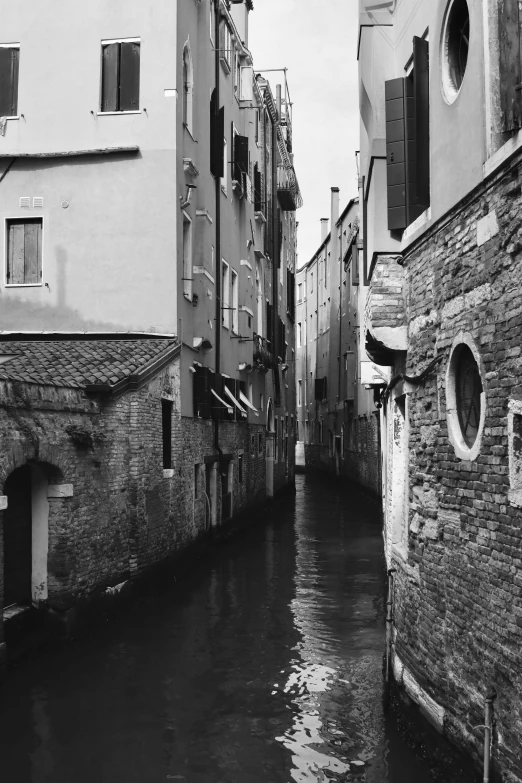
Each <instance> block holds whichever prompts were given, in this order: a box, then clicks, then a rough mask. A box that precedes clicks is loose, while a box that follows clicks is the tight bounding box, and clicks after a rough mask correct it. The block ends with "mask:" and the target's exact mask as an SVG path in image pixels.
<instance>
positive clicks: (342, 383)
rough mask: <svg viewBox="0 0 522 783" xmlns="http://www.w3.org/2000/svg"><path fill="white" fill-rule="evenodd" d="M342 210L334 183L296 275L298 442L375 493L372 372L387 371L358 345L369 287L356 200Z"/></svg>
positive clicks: (325, 465)
mask: <svg viewBox="0 0 522 783" xmlns="http://www.w3.org/2000/svg"><path fill="white" fill-rule="evenodd" d="M339 211H340V210H339V190H338V188H332V191H331V215H330V219H328V218H324V219H322V220H321V245H320V246H319V248H318V250H317V252H316V253H315V255H314V256H313V257H312V258H311V259H310V261H308V263H306V264H305V265H304V266H303V267H301V269H299V271H298V273H297V305H296V340H297V347H296V351H297V368H296V381H297V410H298V422H299V428H298V429H299V445H300V448H301V451H302V453H303V455H304V465H305V467H306V468H311V469H317V468H318V469H322V470H326V471H330V472H332V473H333V474H334V475H337V476H341V475H342V476H347V477H349V478H350V479H352V480H353V481H356V482H357V483H359V484H360V485H361V486H363V487H365V489H367V490H368V491H369V492H371V493H373V494H374V495H378V494H379V492H380V486H381V473H380V464H381V460H380V434H379V425H380V422H379V413H378V411H377V409H376V407H375V402H374V393H373V391H372V390H371V389H370V390H368V389H367V388H366V386H367V385H368V384H367V377H370V376H371V378H373V375H374V374H375V373H377V377H380V379H381V380H382V377H383V374H382V372H381V371H380V370H379V369H378V368H375V367H374V366H373V364H372V363H371V362H369V361H366V359H367V357H366V353H365V351H364V347H363V350H362V352H361V345H360V327H361V323H362V317H361V303H362V302H364V291H365V285H364V280H363V279H362V278H361V276H360V266H361V259H360V256H361V250H360V248H361V245H362V240H361V237H360V232H359V200H358V199H353V200H351V201H350V202H349V203H348V204H347V206H346V208H345V209H344V210H343V212H342V213H341V214H339ZM329 222H330V225H331V226H332V230H331V231H328V223H329ZM363 312H364V311H363ZM363 359H364V361H363ZM384 377H385V376H384Z"/></svg>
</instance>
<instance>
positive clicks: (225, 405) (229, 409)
mask: <svg viewBox="0 0 522 783" xmlns="http://www.w3.org/2000/svg"><path fill="white" fill-rule="evenodd" d="M210 391H211V392H212V394H213V395H214V397H215V398H216V400H219V402H220V403H221V405H222V406H223V407H224V408H226V409H227V410H228V412H229V413H234V408H231V407H230V405H229V404H228V402H225V400H222V399H221V397H220V396H219V394H216V392H215V391H214V389H211V390H210Z"/></svg>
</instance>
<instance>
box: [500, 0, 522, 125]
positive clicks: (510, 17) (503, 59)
mask: <svg viewBox="0 0 522 783" xmlns="http://www.w3.org/2000/svg"><path fill="white" fill-rule="evenodd" d="M520 21H521V19H520V11H519V3H518V0H499V3H498V22H499V55H500V109H501V113H502V116H501V124H502V131H503V132H504V133H507V132H508V131H513V130H517V129H518V128H520V127H521V126H522V119H521V118H522V110H521V99H522V93H521V91H520V89H519V88H520V84H521V82H522V67H521V53H520V48H521V34H520Z"/></svg>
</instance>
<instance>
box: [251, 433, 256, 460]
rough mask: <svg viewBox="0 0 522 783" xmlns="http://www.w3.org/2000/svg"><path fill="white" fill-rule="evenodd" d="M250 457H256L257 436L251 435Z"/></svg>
mask: <svg viewBox="0 0 522 783" xmlns="http://www.w3.org/2000/svg"><path fill="white" fill-rule="evenodd" d="M250 456H251V457H255V456H256V436H255V435H251V436H250Z"/></svg>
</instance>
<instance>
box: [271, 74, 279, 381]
mask: <svg viewBox="0 0 522 783" xmlns="http://www.w3.org/2000/svg"><path fill="white" fill-rule="evenodd" d="M276 107H277V119H276V124H275V125H274V127H273V132H272V226H273V231H272V303H273V309H272V319H273V321H272V336H273V343H274V344H273V345H272V355H273V357H274V359H275V361H276V362H277V346H278V342H279V340H278V338H279V329H278V326H279V325H278V322H277V318H278V313H279V280H278V274H277V270H278V262H279V261H280V258H279V214H278V208H277V131H278V128H279V123H280V122H281V85H280V84H278V85H277V87H276ZM276 372H279V369H275V370H274V373H276Z"/></svg>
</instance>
